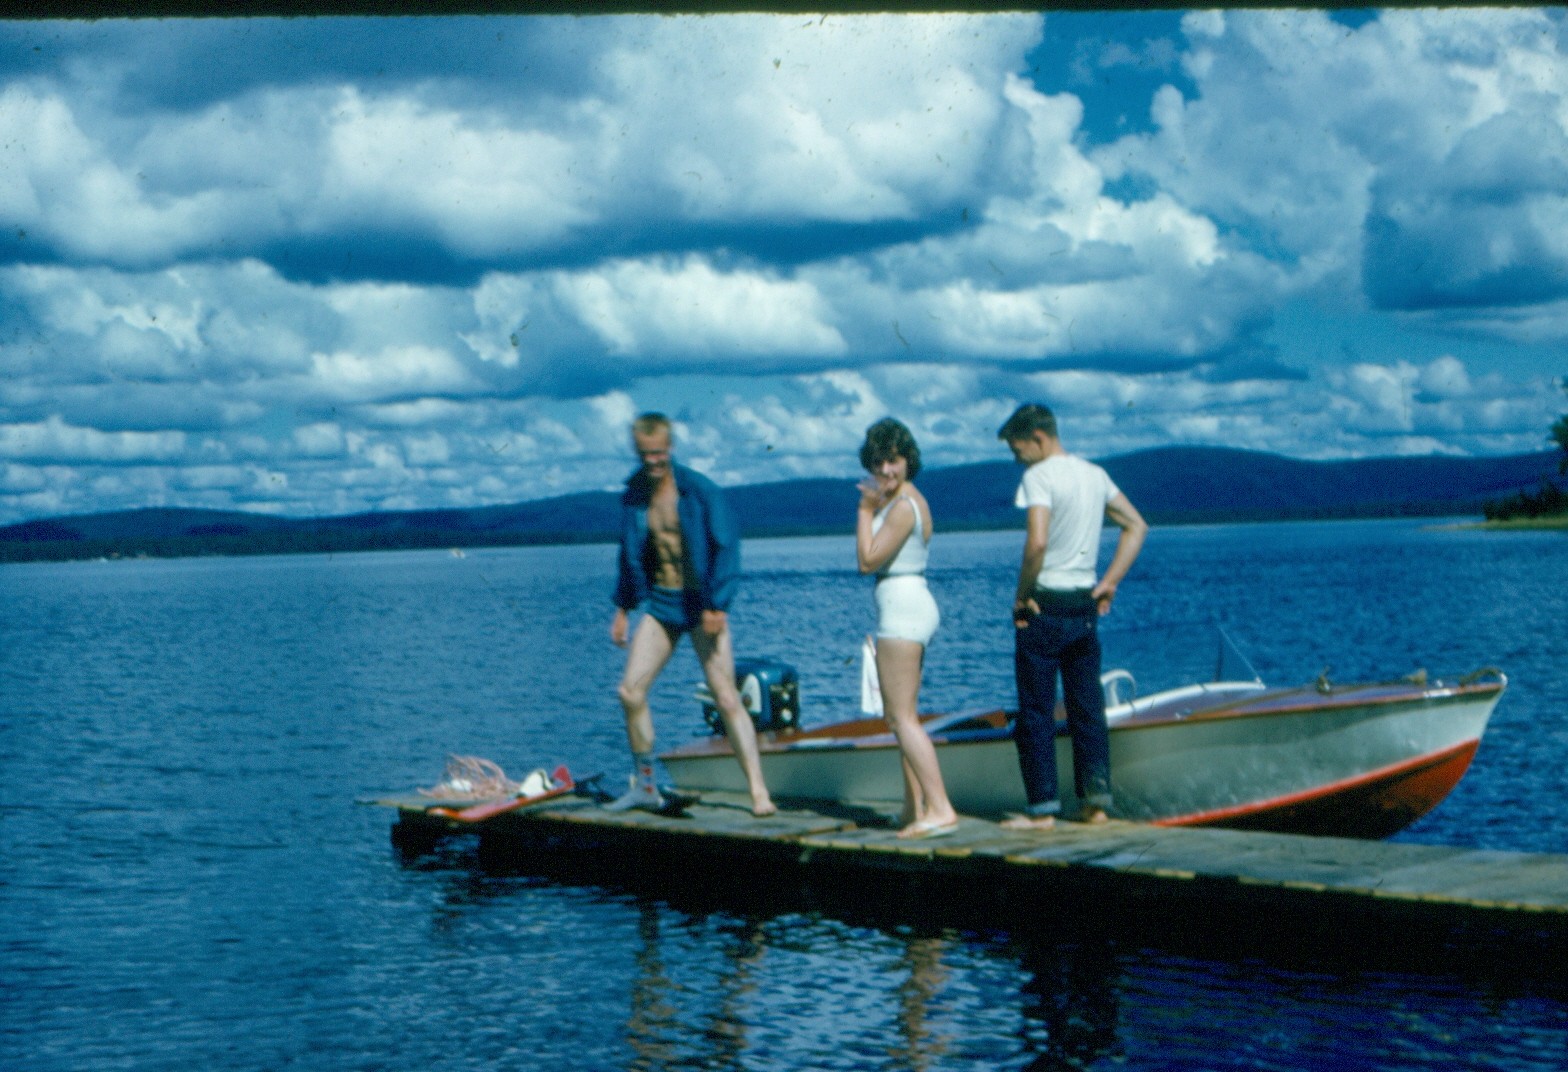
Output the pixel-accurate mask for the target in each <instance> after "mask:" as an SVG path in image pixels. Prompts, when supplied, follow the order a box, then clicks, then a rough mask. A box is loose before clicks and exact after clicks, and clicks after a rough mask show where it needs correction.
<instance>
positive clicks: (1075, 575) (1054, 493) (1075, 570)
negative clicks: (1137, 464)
mask: <svg viewBox="0 0 1568 1072" xmlns="http://www.w3.org/2000/svg"><path fill="white" fill-rule="evenodd" d="M1120 494H1121V492H1120V491H1119V490H1118V489H1117V487H1116V485H1115V484H1113V483H1111V477H1110V474H1109V473H1107V472H1106V471H1105V470H1104V469H1101V468H1100V467H1099V466H1098V465H1095V464H1094V463H1093V462H1091V461H1086V460H1084V459H1083V458H1080V457H1078V456H1077V455H1076V454H1053V455H1051V456H1050V457H1049V458H1047V459H1045V460H1044V461H1042V462H1036V463H1035V464H1033V465H1031V466H1030V467H1029V468H1028V469H1025V470H1024V478H1023V481H1022V482H1021V483H1019V485H1018V496H1017V498H1016V499H1015V500H1014V502H1015V503H1016V504H1017V506H1018V507H1019V509H1022V510H1027V509H1029V508H1030V507H1031V506H1043V507H1045V508H1046V509H1048V510H1050V511H1051V528H1050V534H1049V536H1048V538H1047V542H1046V545H1045V563H1044V564H1043V565H1042V566H1041V568H1040V576H1039V578H1038V579H1037V580H1036V582H1035V583H1036V585H1038V586H1039V587H1041V588H1052V589H1057V590H1072V589H1075V588H1093V587H1094V582H1095V579H1096V578H1095V564H1096V560H1097V559H1098V558H1099V556H1100V531H1101V530H1102V529H1103V528H1104V526H1105V508H1106V506H1108V505H1109V504H1110V501H1111V500H1112V499H1114V498H1116V496H1118V495H1120Z"/></svg>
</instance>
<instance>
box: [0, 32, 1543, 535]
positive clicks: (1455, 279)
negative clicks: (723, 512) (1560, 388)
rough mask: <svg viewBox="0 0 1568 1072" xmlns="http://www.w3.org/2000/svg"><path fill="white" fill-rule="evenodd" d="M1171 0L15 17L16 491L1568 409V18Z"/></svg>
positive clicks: (279, 496) (1524, 424)
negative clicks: (1563, 366) (571, 12)
mask: <svg viewBox="0 0 1568 1072" xmlns="http://www.w3.org/2000/svg"><path fill="white" fill-rule="evenodd" d="M1052 19H1053V22H1052V25H1053V26H1055V25H1058V24H1060V25H1073V23H1072V20H1071V19H1070V18H1067V17H1063V18H1062V19H1061V20H1059V21H1058V20H1057V17H1056V16H1053V17H1052ZM1091 25H1099V24H1091ZM1107 25H1110V24H1107ZM1161 25H1162V26H1167V25H1173V24H1172V23H1171V22H1170V20H1167V21H1164V22H1162V23H1161ZM1180 26H1181V33H1180V34H1179V35H1174V34H1173V35H1169V36H1167V35H1164V34H1163V31H1162V35H1161V36H1159V37H1157V38H1151V39H1147V40H1143V39H1137V38H1136V35H1134V34H1132V33H1125V34H1124V37H1122V38H1118V37H1116V36H1115V35H1114V34H1113V35H1112V36H1110V37H1106V36H1103V35H1101V34H1099V33H1094V34H1086V35H1085V37H1084V38H1083V39H1082V41H1080V42H1079V43H1078V45H1076V46H1072V47H1067V48H1065V49H1063V50H1059V52H1058V53H1053V54H1060V55H1063V56H1066V57H1067V60H1066V62H1065V65H1064V67H1063V69H1062V70H1060V71H1051V70H1045V71H1042V70H1041V69H1040V64H1039V63H1038V62H1037V61H1038V60H1039V58H1040V56H1041V55H1042V53H1041V52H1040V51H1039V49H1040V48H1041V47H1042V42H1043V41H1045V39H1046V38H1045V34H1044V30H1043V27H1044V23H1043V22H1042V19H1041V17H1040V16H1038V15H1030V14H1021V15H1006V16H995V17H989V16H988V17H962V16H932V17H912V18H895V17H867V18H844V17H833V18H827V19H810V20H807V19H798V18H787V17H781V18H773V17H762V16H757V17H749V16H748V17H722V18H717V17H716V18H663V19H652V18H624V19H480V20H473V19H450V20H448V19H420V20H408V21H404V20H341V21H340V20H333V21H332V22H331V23H330V24H328V23H325V22H323V21H314V20H284V21H271V20H240V21H234V22H227V21H223V20H192V21H189V22H184V23H177V24H170V25H159V26H157V27H152V26H148V25H145V24H138V23H118V22H110V23H95V24H77V23H71V24H45V23H39V24H31V23H29V24H8V25H5V26H0V41H4V42H6V43H8V45H10V46H12V47H9V48H8V49H7V50H4V51H0V55H3V56H4V57H5V58H3V59H0V145H3V146H4V147H5V150H6V151H5V152H4V153H3V154H0V371H3V373H4V375H3V376H0V522H3V521H8V520H19V519H22V518H24V517H29V516H40V515H41V514H44V513H51V512H71V511H82V510H86V509H96V508H100V507H104V508H107V507H124V506H143V505H157V504H163V503H171V502H179V503H184V504H187V505H205V506H233V505H241V506H244V507H245V508H251V509H267V510H272V511H277V512H284V513H299V514H306V513H326V512H347V511H353V510H366V509H376V508H392V507H416V506H457V505H477V504H480V503H486V502H502V501H509V500H516V499H524V498H531V497H536V496H539V495H543V494H552V493H557V492H565V491H574V490H580V489H582V488H590V487H594V488H597V487H609V486H613V485H614V484H615V483H617V481H618V480H619V479H620V477H621V476H622V475H623V474H624V472H625V470H626V468H627V466H628V464H629V460H630V459H629V457H628V456H627V453H626V441H625V440H626V432H625V430H626V425H627V423H628V422H629V421H630V419H631V417H632V416H633V415H635V413H636V412H638V411H639V410H641V409H644V408H660V409H664V410H666V411H668V412H670V413H671V414H672V416H674V417H675V418H676V420H677V424H678V428H679V429H680V436H681V443H682V451H683V454H684V456H686V457H687V459H688V460H690V461H692V462H693V463H695V464H698V465H700V466H702V467H704V468H706V469H707V470H708V471H710V472H712V473H713V474H714V475H715V476H716V477H718V478H720V479H722V480H726V481H739V480H761V479H778V478H780V477H782V476H790V475H819V474H820V475H825V474H835V475H844V474H847V473H850V472H852V471H853V469H854V451H855V448H856V447H857V446H858V443H859V440H860V436H861V435H862V433H863V431H864V428H865V427H866V425H868V424H869V423H871V422H872V421H873V420H875V419H877V418H878V417H880V416H882V415H884V414H887V413H894V414H896V415H898V416H900V417H901V418H903V419H904V420H906V421H907V422H909V423H910V425H911V427H913V428H914V429H915V430H916V433H917V435H919V436H920V438H921V441H922V444H923V445H924V447H925V452H926V454H927V456H928V458H929V459H930V461H931V462H932V464H953V463H957V462H962V461H973V460H980V459H984V458H995V457H998V456H999V455H998V452H997V448H996V444H995V442H994V431H995V428H996V426H997V425H998V424H999V423H1000V422H1001V420H1002V419H1003V418H1004V417H1005V416H1006V413H1007V411H1008V410H1009V409H1010V408H1011V406H1012V405H1013V404H1015V403H1016V402H1017V401H1021V400H1024V399H1027V398H1036V397H1039V398H1044V399H1046V400H1048V401H1052V402H1053V404H1056V405H1059V406H1060V407H1062V408H1063V409H1064V411H1065V412H1067V413H1070V414H1071V422H1070V425H1069V426H1070V427H1071V428H1072V429H1074V432H1073V435H1074V439H1075V443H1074V445H1075V446H1076V447H1077V448H1078V449H1081V450H1083V451H1084V452H1086V453H1092V454H1095V455H1098V456H1103V455H1105V454H1109V453H1115V452H1120V451H1125V450H1131V449H1137V448H1139V447H1144V446H1150V445H1156V444H1164V443H1170V442H1189V443H1200V442H1201V443H1214V442H1219V443H1233V444H1236V445H1241V446H1250V447H1254V448H1257V449H1265V450H1275V451H1279V452H1282V453H1287V454H1293V455H1297V456H1344V455H1354V454H1358V453H1401V452H1402V453H1410V452H1422V451H1426V452H1430V451H1450V452H1472V453H1473V452H1498V451H1513V450H1528V449H1535V448H1537V447H1538V446H1540V445H1541V429H1543V428H1544V427H1546V425H1548V424H1549V423H1550V420H1551V419H1552V418H1553V417H1554V416H1555V411H1554V410H1553V408H1552V407H1553V406H1554V405H1557V404H1558V403H1559V401H1560V400H1559V397H1558V395H1557V393H1556V391H1555V390H1554V388H1553V387H1552V383H1551V380H1550V377H1549V375H1548V370H1547V368H1546V365H1547V363H1548V362H1549V361H1551V360H1553V359H1554V358H1553V357H1552V356H1551V355H1553V354H1555V352H1556V351H1553V350H1552V349H1551V348H1552V347H1553V346H1554V345H1556V344H1559V343H1560V342H1561V340H1562V339H1563V338H1564V337H1565V336H1568V293H1565V292H1564V289H1563V280H1564V279H1565V278H1568V272H1565V271H1564V269H1565V267H1568V265H1565V263H1564V262H1565V259H1568V239H1565V238H1564V236H1565V235H1568V227H1565V224H1568V219H1565V216H1568V209H1565V206H1568V166H1565V165H1564V163H1563V161H1564V160H1568V152H1565V151H1564V150H1565V149H1568V144H1565V142H1568V134H1565V130H1568V119H1565V116H1568V104H1565V98H1568V85H1565V76H1564V73H1563V72H1564V71H1565V70H1568V65H1565V64H1564V63H1563V62H1562V55H1561V45H1560V43H1559V42H1560V40H1561V39H1562V36H1563V35H1562V28H1563V18H1562V15H1561V13H1560V12H1554V11H1550V10H1544V9H1523V10H1491V9H1487V10H1472V11H1465V10H1458V11H1455V10H1447V9H1433V10H1423V11H1409V12H1406V11H1394V12H1386V13H1382V14H1380V15H1378V16H1377V17H1376V18H1371V19H1368V20H1364V21H1359V24H1358V25H1356V26H1354V27H1351V26H1347V25H1345V24H1343V23H1341V22H1339V21H1336V20H1335V18H1334V17H1332V16H1331V15H1330V14H1329V13H1326V12H1313V11H1307V12H1300V11H1262V12H1237V11H1232V12H1223V13H1222V12H1201V13H1189V14H1187V15H1186V16H1184V17H1183V18H1182V19H1181V22H1180ZM214 55H221V56H223V57H224V61H223V62H222V63H216V64H215V63H212V62H211V60H210V57H212V56H214ZM1133 70H1136V71H1137V79H1133V80H1130V81H1128V82H1127V83H1126V85H1127V86H1137V87H1149V88H1147V89H1140V90H1139V92H1144V93H1146V99H1145V100H1143V102H1142V104H1143V106H1144V107H1145V109H1146V112H1147V116H1148V120H1147V123H1146V124H1138V125H1137V130H1138V132H1137V133H1132V134H1125V135H1122V136H1116V137H1114V138H1110V139H1109V140H1105V139H1100V140H1097V136H1096V134H1095V133H1094V132H1092V131H1091V129H1090V127H1087V126H1086V120H1085V115H1086V110H1087V109H1088V108H1090V107H1093V108H1096V109H1098V108H1099V107H1100V105H1101V100H1100V98H1099V97H1098V96H1096V94H1098V93H1100V92H1101V90H1100V89H1099V88H1098V87H1099V86H1100V85H1101V84H1103V83H1104V82H1105V81H1106V80H1112V81H1114V80H1116V79H1118V78H1120V77H1121V76H1122V74H1123V73H1124V72H1130V71H1133ZM1162 78H1164V79H1165V80H1166V82H1165V84H1163V85H1161V84H1159V81H1160V79H1162ZM1117 103H1118V106H1119V107H1120V106H1125V105H1126V103H1127V99H1126V93H1125V92H1123V93H1122V95H1121V96H1119V97H1118V102H1117ZM1100 129H1102V128H1100V127H1098V126H1096V127H1094V128H1093V130H1095V131H1097V130H1100ZM1243 132H1244V134H1245V136H1241V134H1242V133H1243ZM1302 310H1310V313H1309V314H1304V313H1302V312H1301V311H1302ZM1282 318H1293V319H1290V320H1289V322H1290V324H1291V326H1292V328H1294V329H1298V330H1292V331H1288V332H1287V331H1284V330H1282V329H1281V327H1280V324H1281V320H1282ZM1302 328H1304V330H1299V329H1302ZM1320 336H1321V338H1320ZM1363 338H1365V339H1367V340H1370V341H1366V342H1364V343H1363ZM1342 351H1343V352H1342ZM1498 355H1503V356H1501V357H1500V356H1498ZM1510 362H1515V364H1514V366H1512V367H1510ZM1551 371H1555V372H1557V373H1558V374H1560V371H1561V370H1555V369H1554V370H1551Z"/></svg>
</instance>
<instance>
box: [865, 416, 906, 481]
mask: <svg viewBox="0 0 1568 1072" xmlns="http://www.w3.org/2000/svg"><path fill="white" fill-rule="evenodd" d="M889 458H903V459H904V461H905V462H906V463H907V464H908V465H909V479H910V480H913V479H915V474H916V473H918V472H920V445H919V444H918V443H916V442H915V437H914V434H913V433H912V432H910V430H909V429H908V428H907V427H905V426H904V422H903V421H897V420H894V419H893V418H892V417H883V418H882V419H881V420H880V421H878V422H877V423H876V424H873V425H872V426H871V427H870V428H867V429H866V441H865V442H864V443H862V444H861V445H860V465H861V468H863V469H865V470H866V471H867V472H870V471H871V470H872V469H873V468H874V467H875V466H878V465H881V464H882V463H883V462H885V461H887V460H888V459H889Z"/></svg>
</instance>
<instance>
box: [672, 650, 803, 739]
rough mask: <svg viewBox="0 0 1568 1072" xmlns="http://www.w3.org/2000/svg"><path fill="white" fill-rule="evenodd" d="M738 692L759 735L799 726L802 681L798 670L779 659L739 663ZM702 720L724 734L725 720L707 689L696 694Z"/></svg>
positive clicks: (736, 681)
mask: <svg viewBox="0 0 1568 1072" xmlns="http://www.w3.org/2000/svg"><path fill="white" fill-rule="evenodd" d="M735 688H736V689H737V690H738V691H739V692H740V703H741V706H742V707H744V708H745V709H746V713H747V714H749V715H750V716H751V721H752V724H753V725H754V726H756V727H757V730H758V732H759V733H776V732H778V731H779V730H791V729H794V728H795V727H796V726H798V725H799V724H800V681H799V679H798V678H797V677H796V674H795V668H794V667H793V666H791V665H789V664H788V663H786V662H781V661H779V660H777V659H765V658H764V659H736V660H735ZM697 699H698V700H700V701H701V702H702V717H703V720H704V721H705V722H707V724H708V728H709V729H711V730H712V731H713V732H714V733H717V734H722V733H723V732H724V719H723V717H722V716H721V715H720V714H719V709H718V706H717V705H716V704H715V703H714V702H713V693H712V692H710V691H709V690H708V689H707V688H706V687H704V688H700V689H698V690H697Z"/></svg>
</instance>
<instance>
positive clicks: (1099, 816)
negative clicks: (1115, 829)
mask: <svg viewBox="0 0 1568 1072" xmlns="http://www.w3.org/2000/svg"><path fill="white" fill-rule="evenodd" d="M1110 819H1111V817H1110V816H1109V815H1106V814H1105V809H1104V808H1088V809H1086V810H1085V811H1084V813H1083V821H1084V822H1086V823H1089V824H1091V825H1098V824H1100V823H1106V822H1110Z"/></svg>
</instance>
